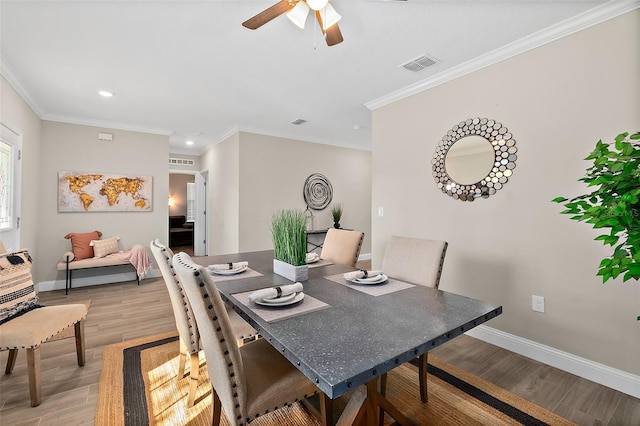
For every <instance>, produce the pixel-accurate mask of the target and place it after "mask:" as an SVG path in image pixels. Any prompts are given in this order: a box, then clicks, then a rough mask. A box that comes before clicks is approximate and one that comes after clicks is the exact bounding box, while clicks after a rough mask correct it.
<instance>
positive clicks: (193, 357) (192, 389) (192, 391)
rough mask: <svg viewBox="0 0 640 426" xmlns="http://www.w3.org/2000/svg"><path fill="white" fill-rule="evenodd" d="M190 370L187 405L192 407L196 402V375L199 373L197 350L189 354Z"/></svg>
mask: <svg viewBox="0 0 640 426" xmlns="http://www.w3.org/2000/svg"><path fill="white" fill-rule="evenodd" d="M189 358H190V364H191V371H189V379H190V380H189V400H188V401H187V407H193V405H194V404H195V402H196V391H197V390H198V376H199V374H200V358H199V357H198V352H195V353H192V354H190V355H189Z"/></svg>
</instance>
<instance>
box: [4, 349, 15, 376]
mask: <svg viewBox="0 0 640 426" xmlns="http://www.w3.org/2000/svg"><path fill="white" fill-rule="evenodd" d="M17 358H18V349H9V357H8V358H7V368H5V370H4V374H11V372H12V371H13V367H15V365H16V359H17Z"/></svg>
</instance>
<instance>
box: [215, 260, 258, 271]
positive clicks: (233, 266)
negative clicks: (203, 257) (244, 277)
mask: <svg viewBox="0 0 640 426" xmlns="http://www.w3.org/2000/svg"><path fill="white" fill-rule="evenodd" d="M243 266H249V262H229V263H216V264H215V265H209V271H213V270H216V271H220V270H225V269H238V268H242V267H243Z"/></svg>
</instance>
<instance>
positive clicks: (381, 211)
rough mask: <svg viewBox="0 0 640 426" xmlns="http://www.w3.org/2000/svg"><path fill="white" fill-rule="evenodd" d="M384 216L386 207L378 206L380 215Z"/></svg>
mask: <svg viewBox="0 0 640 426" xmlns="http://www.w3.org/2000/svg"><path fill="white" fill-rule="evenodd" d="M382 216H384V207H378V217H382Z"/></svg>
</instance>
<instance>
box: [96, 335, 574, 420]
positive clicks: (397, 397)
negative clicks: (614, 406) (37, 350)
mask: <svg viewBox="0 0 640 426" xmlns="http://www.w3.org/2000/svg"><path fill="white" fill-rule="evenodd" d="M178 353H179V343H178V339H177V335H176V333H175V332H171V333H166V334H162V335H156V336H150V337H145V338H141V339H137V340H133V341H128V342H124V343H119V344H115V345H110V346H108V347H106V348H105V350H104V355H103V357H104V362H103V367H102V373H101V377H100V387H99V394H98V407H97V412H96V422H95V424H96V425H97V426H106V425H147V424H149V425H197V426H199V425H203V426H204V425H210V424H211V415H212V411H211V386H210V383H209V381H208V376H207V369H206V365H205V361H204V357H203V356H201V359H200V381H199V384H198V394H197V397H196V404H195V405H194V406H193V407H192V408H187V407H186V400H187V389H188V381H189V379H188V378H187V377H185V378H181V379H180V380H178V379H177V378H176V375H177V370H178ZM187 364H188V363H187ZM428 371H429V376H428V391H429V402H428V403H427V404H422V403H421V402H420V397H419V394H418V383H417V368H416V367H415V366H413V365H411V364H405V365H402V366H400V367H398V368H396V369H394V370H392V371H391V372H390V373H389V374H388V381H387V398H388V399H389V400H390V401H391V403H392V404H394V405H395V406H396V407H397V408H398V409H399V410H400V411H401V412H403V413H404V414H405V415H407V416H408V417H409V418H411V419H412V420H413V421H414V422H415V424H416V425H465V426H466V425H519V424H524V425H544V424H548V425H573V423H571V422H569V421H568V420H566V419H563V418H561V417H559V416H557V415H555V414H553V413H551V412H549V411H547V410H545V409H543V408H541V407H539V406H537V405H535V404H532V403H530V402H528V401H526V400H524V399H522V398H520V397H518V396H516V395H514V394H512V393H510V392H507V391H505V390H504V389H501V388H499V387H497V386H495V385H493V384H491V383H489V382H487V381H485V380H483V379H480V378H478V377H476V376H474V375H472V374H469V373H467V372H465V371H463V370H460V369H458V368H457V367H454V366H452V365H450V364H447V363H445V362H443V361H441V360H439V359H438V358H436V357H435V356H433V355H431V356H429V368H428ZM347 398H348V396H343V397H341V398H339V399H337V400H336V401H334V404H335V409H336V410H341V409H342V408H341V407H344V405H345V404H346V400H347ZM222 417H223V419H222V422H221V423H222V424H223V425H228V423H227V421H226V419H225V418H224V411H223V416H222ZM393 423H394V422H393V420H391V419H390V418H389V417H388V416H387V417H386V420H385V424H386V425H391V424H393ZM251 424H252V425H255V426H307V425H309V426H318V425H319V423H318V421H317V420H316V419H315V418H314V417H312V416H311V415H310V414H308V413H307V411H305V409H304V408H303V407H302V405H300V404H295V405H293V406H291V407H289V408H283V409H280V410H277V411H275V412H273V413H270V414H267V415H265V416H262V417H259V418H258V419H256V420H255V421H253V422H252V423H251Z"/></svg>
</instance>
